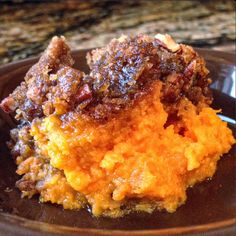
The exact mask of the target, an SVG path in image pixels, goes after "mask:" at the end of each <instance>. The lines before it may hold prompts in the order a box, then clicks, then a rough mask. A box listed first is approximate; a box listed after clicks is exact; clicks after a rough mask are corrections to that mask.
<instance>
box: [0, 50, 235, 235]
mask: <svg viewBox="0 0 236 236" xmlns="http://www.w3.org/2000/svg"><path fill="white" fill-rule="evenodd" d="M198 51H199V53H200V54H201V55H202V56H203V57H204V58H205V59H206V61H207V67H208V68H209V70H210V72H211V78H212V79H213V84H212V88H213V95H214V103H213V107H214V108H217V109H218V108H222V113H221V115H222V116H221V117H222V119H225V120H227V121H228V123H229V127H230V128H231V129H232V130H233V131H234V135H235V130H236V128H235V98H234V97H235V75H236V74H235V73H236V67H235V62H234V60H235V58H234V55H233V54H226V53H222V52H216V51H210V50H198ZM85 55H86V50H84V51H75V52H74V58H75V61H76V65H75V66H76V67H77V68H79V69H81V70H84V71H87V70H88V68H87V65H86V61H85ZM36 61H37V59H36V58H33V59H28V60H24V61H21V62H16V63H12V64H8V65H5V66H2V67H1V68H0V100H1V99H2V98H4V97H6V96H7V95H8V94H9V93H10V92H11V91H12V90H13V89H14V88H15V87H16V86H17V85H18V84H19V83H20V81H22V80H23V78H24V75H25V73H26V71H27V70H28V69H29V67H30V66H31V65H32V64H33V63H35V62H36ZM0 115H1V116H0V235H1V236H8V235H12V236H13V235H14V236H15V235H21V236H23V235H32V236H33V235H36V236H39V235H114V236H115V235H174V234H180V233H182V234H190V235H202V234H203V232H204V235H216V234H217V235H235V232H236V148H235V147H234V148H233V149H232V150H231V151H230V152H229V153H228V154H226V155H224V157H223V158H222V159H221V160H220V161H219V163H218V169H217V172H216V174H215V175H214V177H213V179H212V180H211V181H205V182H203V183H200V184H198V185H196V186H194V187H193V188H191V189H189V190H188V192H187V195H188V198H187V201H186V204H184V205H183V206H181V207H180V208H179V209H178V210H177V211H176V212H175V213H173V214H170V213H167V212H165V211H163V212H154V213H153V214H147V213H135V214H130V215H128V216H125V217H122V218H118V219H110V218H103V217H101V218H95V217H92V216H91V214H90V213H89V212H88V211H87V210H86V209H85V210H81V211H72V210H63V208H62V207H61V206H58V205H54V204H50V203H44V204H42V203H39V202H38V198H37V197H34V198H32V199H22V198H21V197H20V192H19V190H18V189H16V188H15V182H16V180H17V179H18V178H19V177H18V176H17V175H16V174H15V169H16V166H15V164H14V162H13V160H12V159H11V157H10V154H9V151H8V150H7V147H6V145H5V142H6V141H7V140H8V139H9V130H10V128H11V127H12V126H14V125H15V122H14V119H12V117H10V116H8V115H6V114H3V112H1V113H0Z"/></svg>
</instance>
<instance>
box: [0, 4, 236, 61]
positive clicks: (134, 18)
mask: <svg viewBox="0 0 236 236" xmlns="http://www.w3.org/2000/svg"><path fill="white" fill-rule="evenodd" d="M235 6H236V4H235V1H209V0H205V1H203V0H202V1H134V0H133V1H128V0H127V1H104V0H103V1H99V0H97V1H75V0H74V1H44V2H43V3H42V2H41V3H40V1H38V3H37V1H24V0H21V1H16V0H15V1H14V0H13V1H3V0H0V65H2V64H5V63H8V62H11V61H15V60H19V59H23V58H27V57H30V56H33V55H38V54H39V53H40V52H42V50H43V49H44V48H45V47H46V45H47V44H48V41H49V40H50V38H51V37H52V36H53V35H64V36H65V37H66V38H67V40H68V42H69V44H70V45H71V47H72V49H83V48H90V47H99V46H102V45H104V44H106V43H108V42H109V41H110V40H111V39H112V38H114V37H119V36H120V35H121V34H128V35H135V34H138V33H146V34H149V35H155V34H156V33H158V32H159V33H169V34H171V35H172V36H173V37H174V38H175V39H176V40H177V41H178V42H183V43H187V44H191V45H193V46H196V47H208V48H213V49H216V50H223V51H228V52H233V53H235V39H236V33H235Z"/></svg>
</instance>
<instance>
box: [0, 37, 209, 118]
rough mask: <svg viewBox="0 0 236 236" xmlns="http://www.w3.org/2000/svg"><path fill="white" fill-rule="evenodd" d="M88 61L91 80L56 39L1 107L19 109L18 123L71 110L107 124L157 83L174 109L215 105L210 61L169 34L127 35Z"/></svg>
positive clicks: (12, 109) (8, 110)
mask: <svg viewBox="0 0 236 236" xmlns="http://www.w3.org/2000/svg"><path fill="white" fill-rule="evenodd" d="M87 61H88V64H89V67H90V70H91V71H90V74H89V75H85V73H83V72H81V71H79V70H76V69H74V68H72V65H73V59H72V57H71V55H70V49H69V47H68V46H67V45H66V43H65V39H64V38H63V37H54V38H53V39H52V41H51V43H50V45H49V46H48V48H47V49H46V51H45V52H44V54H43V55H42V57H41V58H40V60H39V62H38V63H37V64H36V65H34V66H33V67H32V68H31V69H30V70H29V72H28V73H27V75H26V77H25V81H24V82H22V83H21V85H20V86H18V87H17V89H16V90H15V91H14V92H13V93H12V94H11V95H10V96H9V97H7V98H6V99H5V100H3V101H2V103H1V107H2V108H3V110H4V111H6V112H12V111H14V110H16V109H17V119H21V120H26V121H31V120H32V119H34V118H35V117H43V116H48V115H49V114H52V113H56V114H64V113H66V112H68V111H76V112H81V113H86V114H89V115H90V116H91V117H93V118H95V119H98V120H106V119H107V118H109V117H110V116H113V115H114V114H116V113H117V112H118V111H119V110H120V109H123V108H125V107H126V106H129V105H131V104H132V103H133V101H135V99H136V98H138V97H140V96H142V95H143V94H145V93H148V90H149V89H151V88H152V82H153V81H156V80H161V81H163V84H164V86H163V89H162V90H163V95H162V101H163V102H164V103H165V104H168V106H169V105H171V104H173V106H172V107H173V109H174V107H175V105H176V103H178V101H179V100H180V99H181V98H184V97H186V98H188V99H189V100H190V101H192V102H193V103H194V104H198V103H199V102H200V101H201V102H202V103H210V102H211V95H210V92H209V89H208V85H209V83H210V80H209V79H208V78H207V76H208V70H207V69H206V67H205V62H204V60H203V59H202V58H201V57H200V56H199V55H198V54H197V53H196V52H195V51H194V50H193V49H192V48H191V47H189V46H186V45H182V44H176V43H175V42H174V41H173V40H172V39H171V38H170V36H168V35H164V36H163V35H157V36H156V38H152V37H148V36H145V35H139V36H136V37H126V36H122V37H121V38H119V39H114V40H112V41H111V42H110V44H108V46H106V47H104V48H101V49H96V50H93V51H92V52H91V53H89V54H88V56H87ZM62 107H63V109H62Z"/></svg>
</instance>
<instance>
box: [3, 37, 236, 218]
mask: <svg viewBox="0 0 236 236" xmlns="http://www.w3.org/2000/svg"><path fill="white" fill-rule="evenodd" d="M54 40H55V39H54ZM127 40H129V39H127V38H125V39H124V38H121V39H119V40H118V41H115V42H114V41H113V43H111V44H112V45H113V44H115V46H117V45H118V48H119V47H121V48H123V46H126V44H127V43H129V45H131V48H132V49H133V48H135V47H137V45H136V44H135V43H136V41H134V42H135V43H134V42H133V41H132V40H131V42H130V41H128V42H127ZM136 40H137V42H138V43H140V42H141V43H142V45H141V46H142V47H141V46H139V47H138V48H136V49H135V50H136V51H137V50H138V49H140V48H141V49H142V50H146V51H147V52H148V55H149V54H150V55H151V56H150V55H149V58H152V57H154V54H156V53H157V52H154V54H153V50H154V49H156V50H162V59H161V60H163V58H164V57H167V59H164V60H165V61H164V62H165V63H166V64H164V62H163V61H161V62H160V57H158V58H157V59H155V60H156V61H155V60H154V59H153V58H152V59H151V60H150V61H149V62H148V60H147V56H146V57H139V56H140V55H141V54H140V53H143V51H142V50H141V52H139V54H135V52H136V51H135V50H133V51H132V56H134V57H135V56H136V59H137V61H136V64H135V65H136V66H137V63H140V61H141V59H142V60H143V62H144V64H142V65H141V64H139V65H138V66H137V67H136V70H134V67H132V70H131V69H130V71H129V70H127V63H128V62H126V64H125V66H126V71H122V73H123V74H122V76H121V77H119V80H117V79H116V78H115V77H114V73H113V72H114V71H115V69H114V67H112V64H113V65H114V64H115V65H116V63H117V61H119V60H121V58H125V57H126V54H127V51H128V49H129V47H128V49H126V51H125V52H123V55H120V57H119V58H118V59H117V60H116V61H114V60H111V53H110V54H109V53H108V54H106V53H107V52H109V50H111V49H109V48H106V49H100V50H101V51H95V52H93V55H92V57H91V55H90V56H89V59H88V60H89V64H90V67H91V69H92V72H91V73H90V75H89V76H90V77H89V78H88V76H86V75H84V74H83V73H81V72H76V71H75V70H74V69H73V71H72V72H71V71H69V72H68V68H67V67H68V65H67V66H66V69H65V67H64V68H63V69H61V68H59V69H55V66H54V67H53V70H54V72H53V74H52V75H51V74H49V75H48V76H49V79H48V82H47V83H46V85H45V84H44V85H43V86H46V88H44V90H47V93H46V95H45V94H44V95H43V96H45V99H44V100H42V99H41V100H40V101H39V100H36V99H32V98H31V96H32V93H29V92H28V97H24V98H22V97H21V98H20V99H18V100H17V99H16V97H17V96H16V95H14V93H13V95H10V97H9V98H7V99H8V100H5V101H4V102H3V103H2V107H3V108H4V109H5V110H6V107H7V108H8V109H9V110H10V108H11V107H19V108H20V110H18V117H21V118H19V119H22V120H24V121H25V120H27V121H28V123H27V124H26V125H23V126H21V127H20V128H18V129H15V130H13V131H12V139H13V141H12V142H11V144H10V147H11V148H12V153H13V155H14V156H15V158H16V163H17V165H18V169H17V173H18V174H19V175H23V178H22V179H21V180H20V181H18V183H17V186H18V187H19V189H20V190H21V191H22V193H23V196H28V197H31V196H32V195H34V194H36V193H39V194H40V201H42V202H46V201H50V202H52V203H58V204H62V205H63V207H64V208H66V209H79V208H81V207H84V206H86V205H88V204H89V205H90V206H91V208H92V213H93V214H94V215H95V216H100V215H109V216H111V217H118V216H122V215H124V214H127V213H129V212H130V211H146V212H152V211H153V210H154V209H166V210H167V211H168V212H174V211H175V210H176V209H177V207H178V206H180V205H181V204H183V203H184V202H185V201H186V189H187V188H188V187H189V186H193V185H194V184H195V183H196V182H200V181H202V180H204V179H206V178H209V177H212V176H213V174H214V173H215V171H216V166H217V161H218V160H219V159H220V156H221V155H222V154H223V153H227V152H228V151H229V150H230V148H231V145H232V144H233V143H235V139H234V137H233V136H232V132H231V130H230V129H229V128H227V124H226V123H225V122H223V121H221V120H220V118H219V117H218V116H217V111H215V110H213V109H212V108H210V107H209V105H208V104H209V103H210V102H209V101H210V100H211V98H210V95H209V91H208V83H209V80H208V79H207V70H206V68H205V65H204V63H203V60H202V59H201V58H200V57H198V55H197V54H196V53H195V52H194V51H193V50H192V49H191V48H186V47H187V46H184V45H178V44H175V43H174V42H173V41H171V40H172V39H171V38H169V36H168V37H167V36H166V37H164V38H163V37H160V35H159V37H158V39H157V41H155V40H154V41H153V39H152V40H151V39H150V38H147V36H145V37H144V38H142V37H141V38H137V39H136ZM142 40H143V41H142ZM160 40H162V41H160ZM168 40H169V42H167V41H168ZM132 42H133V43H132ZM153 42H156V43H158V42H159V44H158V45H159V46H155V43H153ZM160 42H161V43H160ZM148 43H152V44H153V45H154V46H153V48H151V49H152V51H150V50H149V49H150V45H148ZM113 46H114V45H113ZM108 47H109V46H108ZM181 47H182V49H181ZM63 48H64V49H65V47H63ZM49 49H52V47H51V48H50V47H49ZM49 49H48V50H49ZM148 50H149V51H148ZM179 50H181V53H182V54H181V53H180V51H179ZM114 51H115V50H114ZM104 52H105V53H104ZM63 53H64V54H67V52H66V53H65V50H64V52H63ZM46 54H47V55H50V53H46ZM64 54H63V55H64ZM101 55H102V56H101ZM145 55H146V54H145ZM44 56H45V55H44ZM67 56H68V55H67ZM61 58H63V60H62V61H63V63H64V61H66V63H67V62H68V61H70V60H65V56H63V57H61ZM114 58H115V57H114ZM114 58H113V59H114ZM130 58H131V57H130ZM145 58H146V59H145ZM176 58H177V59H176ZM186 58H189V59H186ZM144 59H145V60H144ZM122 60H123V59H122ZM130 60H131V59H130ZM171 60H172V62H170V61H171ZM184 60H187V62H186V63H187V65H185V64H184V63H185V62H184ZM44 61H45V59H44ZM46 61H47V63H48V61H49V60H46ZM108 61H110V62H109V63H108ZM173 61H174V62H173ZM176 61H178V63H179V65H178V63H176ZM101 62H102V63H103V64H101ZM180 62H181V63H180ZM63 63H62V64H63ZM99 63H100V64H99ZM132 63H133V62H132ZM148 63H149V64H148ZM158 63H159V64H158ZM168 63H169V64H168ZM105 64H106V66H108V68H110V70H111V72H110V73H109V74H108V70H107V67H106V66H104V65H105ZM117 64H118V65H117V66H118V67H119V66H120V64H119V63H117ZM151 64H152V65H151ZM159 65H161V66H159ZM173 65H174V66H173ZM176 65H177V66H176ZM56 66H57V65H56ZM109 66H110V67H109ZM158 66H159V67H158ZM171 66H172V67H171ZM59 67H60V66H59ZM164 67H165V68H164ZM123 68H124V67H123ZM140 68H141V69H140ZM186 68H187V69H186ZM36 69H37V68H36ZM118 69H120V68H118ZM137 69H138V70H137ZM34 70H35V68H34ZM55 70H58V71H59V72H57V73H56V74H55ZM65 70H66V72H65ZM145 70H146V72H145ZM147 70H148V72H147ZM151 70H153V71H151ZM36 71H37V70H36ZM46 71H47V73H48V71H49V70H48V67H47V70H46ZM118 71H119V70H118ZM31 73H32V72H31ZM37 73H38V72H37ZM98 73H100V74H98ZM112 73H113V75H112ZM142 73H144V74H145V75H144V76H140V75H141V74H142ZM133 74H135V76H136V77H135V78H134V79H133V77H132V76H133ZM137 74H138V75H137ZM146 74H149V76H150V77H147V76H146ZM160 74H161V76H160ZM109 75H112V76H111V77H109ZM125 75H126V77H125ZM131 75H132V76H131ZM193 75H194V76H193ZM44 76H45V75H44ZM63 76H64V77H63ZM139 76H140V78H141V79H140V78H139ZM151 76H152V77H151ZM154 77H155V78H154ZM52 78H53V79H52ZM61 78H63V79H65V78H69V79H67V80H63V79H61ZM101 78H103V81H102V83H101ZM114 78H115V79H114ZM125 78H126V80H125ZM163 78H166V79H163ZM44 80H47V77H46V79H45V78H44ZM57 80H58V81H59V82H57V83H55V81H57ZM139 80H140V81H141V82H140V84H139V82H137V83H136V84H135V82H134V81H139ZM190 80H191V82H189V81H190ZM32 81H33V82H32ZM50 81H53V83H55V84H53V83H51V82H50ZM65 81H66V84H65ZM81 81H85V82H83V83H82V85H80V83H81ZM176 81H177V82H176ZM183 81H185V82H183ZM186 81H187V82H186ZM199 81H200V82H199ZM198 82H199V83H198ZM33 83H34V84H33ZM63 83H64V84H63ZM122 83H123V84H122ZM62 85H63V86H64V87H63V86H62ZM121 85H123V87H122V88H121V87H119V86H121ZM21 86H22V85H21ZM40 86H41V87H40ZM50 86H51V87H50ZM57 86H58V87H57ZM115 86H118V88H119V90H117V87H115ZM135 86H136V87H135ZM185 86H186V88H185ZM25 87H26V90H28V91H29V88H30V89H31V90H32V88H33V91H34V92H35V91H36V92H38V93H39V90H40V89H41V90H42V91H41V90H40V93H42V92H43V91H44V90H43V89H42V81H41V83H39V82H38V81H37V82H35V81H34V77H32V79H31V82H29V83H28V85H25V84H24V85H23V86H22V88H20V89H19V88H18V90H21V89H25ZM76 87H78V89H77V90H76V89H75V88H76ZM109 87H111V89H110V90H108V92H107V91H106V90H107V88H109ZM48 88H49V89H48ZM31 90H30V91H31ZM58 91H59V92H58ZM66 91H70V92H66ZM81 91H82V92H81ZM63 92H65V95H63V98H61V97H60V96H62V93H63ZM114 93H115V95H114ZM194 93H195V95H196V96H195V97H193V94H194ZM15 94H17V91H16V92H15ZM26 94H27V92H26ZM14 96H15V97H14ZM18 97H19V96H18ZM81 98H82V99H81ZM75 100H76V101H77V104H76V105H75V102H74V101H75ZM78 100H79V104H78ZM29 101H30V102H31V104H30V108H29V106H28V107H27V106H26V105H27V104H28V103H29ZM12 104H13V105H12ZM32 104H33V105H32ZM32 107H33V108H34V109H36V110H37V111H38V112H36V113H34V112H33V111H34V109H33V111H32ZM26 108H27V109H28V110H27V109H26ZM14 109H15V108H14ZM14 109H13V110H14ZM39 112H40V113H39ZM35 114H36V115H35ZM39 114H40V115H39ZM29 121H30V122H29ZM29 123H30V125H29Z"/></svg>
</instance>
